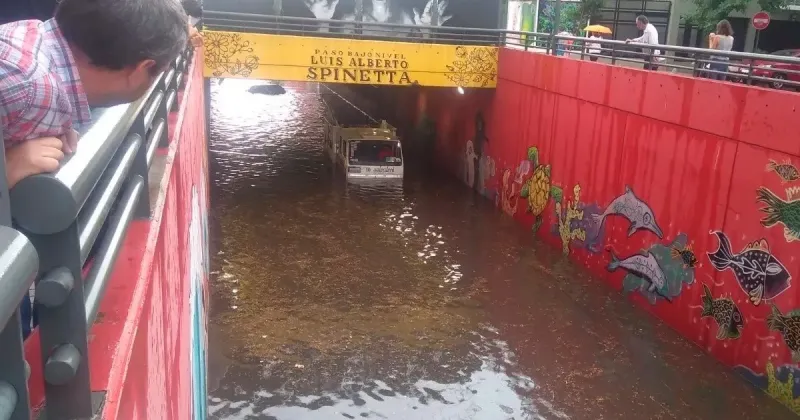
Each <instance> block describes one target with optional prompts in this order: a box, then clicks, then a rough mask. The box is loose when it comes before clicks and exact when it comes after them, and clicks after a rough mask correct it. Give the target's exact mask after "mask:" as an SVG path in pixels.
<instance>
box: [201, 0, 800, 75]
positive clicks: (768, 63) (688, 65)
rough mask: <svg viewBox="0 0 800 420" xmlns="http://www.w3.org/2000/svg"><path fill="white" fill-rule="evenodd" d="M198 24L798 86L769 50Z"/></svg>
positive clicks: (363, 26)
mask: <svg viewBox="0 0 800 420" xmlns="http://www.w3.org/2000/svg"><path fill="white" fill-rule="evenodd" d="M203 25H204V28H206V29H210V30H219V31H234V32H249V33H265V34H276V35H294V36H310V37H323V38H345V39H365V40H379V41H403V42H416V43H439V44H454V45H488V46H499V47H509V48H515V49H523V50H526V51H533V52H540V53H546V54H556V55H565V56H568V57H571V58H577V59H581V60H594V61H601V62H603V63H607V64H611V65H625V66H643V65H644V64H649V63H650V62H652V63H653V64H654V65H657V66H658V67H659V68H665V69H669V70H670V71H673V72H676V73H681V74H685V75H692V76H695V77H710V76H711V75H719V76H722V78H723V80H729V81H734V82H742V83H748V84H756V83H763V84H768V85H772V86H773V87H776V88H783V87H789V86H790V87H800V59H798V58H794V57H786V56H777V55H769V54H752V53H741V52H732V51H731V52H725V51H716V50H710V49H704V48H691V47H682V46H670V45H659V46H658V47H656V49H657V50H658V51H659V52H660V54H654V53H653V49H652V46H651V45H647V44H638V43H626V42H624V41H616V40H606V39H594V38H584V37H576V36H564V35H552V34H546V33H537V32H522V31H508V30H501V29H482V28H462V27H449V26H448V27H443V26H421V25H404V24H391V23H371V22H370V23H367V22H357V21H345V20H325V19H313V18H299V17H290V16H275V15H258V14H249V13H234V12H217V11H210V10H206V11H205V12H204V14H203ZM591 44H596V45H594V46H591ZM712 64H715V66H716V67H721V68H722V69H720V70H713V69H711V68H710V67H711V65H712ZM792 66H794V67H795V68H791V67H792ZM792 79H794V80H792Z"/></svg>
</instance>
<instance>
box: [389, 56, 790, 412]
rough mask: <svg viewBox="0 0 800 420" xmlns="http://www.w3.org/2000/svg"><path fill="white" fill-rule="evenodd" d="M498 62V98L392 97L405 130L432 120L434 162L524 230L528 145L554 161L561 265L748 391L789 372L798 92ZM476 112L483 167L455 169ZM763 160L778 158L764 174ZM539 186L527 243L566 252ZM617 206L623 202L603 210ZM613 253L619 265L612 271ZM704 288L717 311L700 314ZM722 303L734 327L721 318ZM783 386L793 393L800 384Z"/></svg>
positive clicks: (478, 94)
mask: <svg viewBox="0 0 800 420" xmlns="http://www.w3.org/2000/svg"><path fill="white" fill-rule="evenodd" d="M499 69H500V74H499V75H498V77H499V78H498V83H497V89H496V90H495V91H469V92H467V93H466V94H465V95H459V94H458V93H457V92H456V91H455V90H454V89H419V90H415V91H411V90H409V91H407V93H406V94H404V95H403V97H402V98H400V99H398V100H397V101H398V102H399V103H400V104H406V105H409V106H412V107H413V108H414V109H415V110H416V115H414V116H413V117H412V119H413V120H414V121H412V122H419V121H420V120H421V119H422V116H423V115H427V116H428V117H430V118H432V119H433V120H434V121H435V122H436V133H437V134H436V150H437V153H436V155H437V158H438V163H439V164H440V165H441V166H443V167H445V168H447V169H448V170H449V171H450V172H452V173H454V174H456V175H458V176H459V177H462V179H465V178H469V177H470V176H474V177H478V178H479V181H478V183H479V184H480V185H479V187H478V188H479V189H480V190H481V192H482V193H483V194H484V195H485V196H486V197H487V198H489V199H491V200H494V201H495V203H496V204H497V206H498V209H499V210H501V211H506V213H509V214H510V215H511V216H513V217H514V218H515V219H517V220H518V221H519V222H520V223H521V224H522V225H523V226H524V228H526V229H530V228H531V227H533V226H535V220H536V218H535V217H534V214H532V212H530V211H527V207H528V201H527V198H526V197H525V195H526V194H525V193H526V192H527V191H525V190H526V189H527V190H531V191H530V192H531V194H529V195H535V193H536V192H537V191H540V190H538V189H536V188H535V187H534V186H531V187H529V188H526V187H525V185H526V183H529V182H530V181H529V180H530V179H531V178H533V177H535V174H534V172H535V171H536V169H535V167H534V165H533V163H532V162H530V161H529V160H528V158H527V156H528V151H529V149H530V148H531V147H534V146H535V147H536V148H537V149H538V163H539V166H538V167H539V168H541V170H544V168H545V167H546V165H549V174H550V180H551V183H552V185H553V186H555V187H557V188H559V189H560V190H561V192H562V193H563V198H562V199H561V202H560V206H561V207H562V216H566V215H567V214H566V213H567V211H566V209H565V208H566V207H567V206H568V205H569V204H570V203H572V202H574V196H573V195H574V189H575V186H576V185H579V186H580V196H579V199H578V204H577V206H576V209H578V210H583V213H584V214H583V220H573V221H571V222H569V223H565V224H564V226H565V227H567V228H569V232H568V233H572V232H573V231H577V232H578V233H577V236H575V237H573V238H572V239H571V240H568V241H567V247H566V248H565V249H564V251H565V253H568V254H569V258H571V259H572V260H574V261H575V262H577V263H579V264H582V265H583V266H585V267H586V268H587V269H588V270H589V271H590V272H591V273H592V274H594V275H595V276H597V277H600V278H602V279H604V280H605V281H606V282H608V283H609V285H610V286H611V287H613V288H616V289H619V290H623V293H626V294H627V295H628V296H629V297H630V299H631V300H633V301H634V302H635V303H636V304H637V305H639V306H640V307H642V308H643V309H645V310H647V311H649V312H651V313H653V314H654V315H656V316H658V317H659V318H661V319H663V320H664V321H665V322H666V323H668V324H669V325H670V326H672V327H673V328H675V329H676V330H677V331H679V332H680V333H681V334H683V335H684V336H685V337H686V338H688V339H689V340H692V341H693V342H695V343H696V344H697V345H699V346H701V347H702V348H703V349H705V350H706V351H708V352H710V353H711V354H712V355H714V356H715V357H716V358H718V359H719V360H720V361H722V362H723V363H725V364H726V365H728V366H731V367H734V368H735V369H736V370H737V371H739V372H740V373H742V374H743V375H744V376H746V377H747V378H748V379H750V380H752V381H754V382H755V383H756V384H757V385H759V386H761V387H764V388H766V387H767V376H768V374H767V371H768V370H771V369H770V368H768V367H767V365H768V364H771V365H772V366H774V367H775V369H776V370H775V371H774V372H775V374H776V375H777V378H778V382H781V381H784V380H786V377H787V374H788V373H789V372H794V375H795V377H798V375H799V374H800V372H798V371H796V367H797V363H795V362H793V358H792V348H794V350H796V353H795V354H796V358H795V360H798V361H800V336H798V337H797V338H795V339H794V340H795V341H793V338H792V337H791V336H790V334H784V332H785V327H787V326H797V327H800V312H798V317H797V318H795V317H792V316H790V315H789V312H790V311H793V310H795V309H800V299H798V298H800V286H799V285H798V283H800V277H798V276H800V201H792V198H794V200H800V179H798V178H800V176H798V173H797V169H798V168H799V167H800V129H798V125H797V120H798V117H800V112H798V110H800V95H799V94H796V93H789V92H779V91H774V90H767V89H761V88H752V87H746V86H742V85H735V84H729V83H720V82H715V81H710V80H706V79H696V78H690V77H683V76H677V75H673V74H670V73H654V72H645V71H643V70H639V69H631V68H624V67H612V66H608V65H604V64H599V63H592V62H588V61H578V60H572V59H566V58H559V57H553V56H548V55H542V54H535V53H528V52H524V51H517V50H508V49H503V50H501V52H500V64H499ZM477 112H480V113H481V114H482V116H483V119H484V121H485V127H486V128H485V137H486V139H487V140H486V141H485V142H484V146H483V149H484V150H483V155H484V156H486V157H485V158H483V161H484V162H483V164H482V165H479V166H482V168H481V169H477V168H475V167H474V166H473V167H472V168H470V167H469V165H467V164H465V162H470V161H472V162H475V161H477V158H476V157H475V156H474V154H472V155H470V156H469V157H468V156H467V154H468V153H469V149H470V146H469V145H468V144H472V143H474V142H472V140H473V139H474V138H475V136H476V123H475V119H474V116H475V114H476V113H477ZM525 162H529V163H525ZM771 162H774V163H775V164H778V165H781V164H785V165H784V166H778V170H775V164H772V163H771ZM506 171H508V174H509V175H508V177H507V182H506V184H505V186H504V183H503V178H504V176H503V174H504V173H505V172H506ZM470 172H472V174H470ZM518 172H520V173H519V174H518ZM481 178H483V179H481ZM546 178H547V177H543V178H542V179H540V180H545V181H546ZM515 180H516V181H515ZM626 186H627V187H629V188H630V190H631V191H632V194H633V196H631V195H630V194H629V195H625V192H626ZM762 187H763V188H765V189H767V190H769V191H770V192H771V193H772V194H774V195H771V194H769V193H766V195H767V196H770V197H771V206H765V204H764V203H763V202H757V199H758V195H757V194H758V193H757V191H758V190H759V188H762ZM791 188H797V191H790V190H789V189H791ZM545 190H552V189H545ZM504 191H505V192H504ZM549 192H550V193H551V194H550V196H549V199H548V200H547V204H546V206H545V207H544V210H543V211H542V213H541V215H540V217H541V225H540V227H539V229H538V230H537V231H536V236H537V237H538V238H539V239H540V240H544V241H546V242H548V243H552V244H553V245H554V246H557V247H559V248H564V242H563V241H562V239H561V236H560V235H559V231H558V226H559V218H558V215H557V213H556V202H555V201H556V200H555V199H554V195H553V191H549ZM763 194H765V193H762V195H763ZM620 197H621V199H622V202H623V204H627V205H625V206H615V205H612V202H613V201H614V200H615V199H617V198H620ZM633 197H636V198H633ZM504 203H505V205H504ZM534 207H535V206H534ZM765 207H769V208H771V209H772V210H768V211H772V212H773V213H774V215H775V216H774V219H775V220H774V221H773V222H774V223H768V222H765V224H766V225H770V226H765V225H764V224H762V222H761V220H762V219H763V218H764V217H765V216H767V213H768V211H764V210H761V209H762V208H765ZM620 211H622V212H623V213H626V214H628V215H630V216H632V219H635V220H639V221H640V222H641V224H644V225H646V226H649V227H650V229H647V228H641V229H634V230H633V232H632V234H631V235H629V234H628V232H629V228H630V227H631V226H632V223H631V221H629V220H627V219H626V218H625V217H624V216H622V215H620V214H619V213H620ZM604 212H610V213H611V215H609V216H607V217H605V219H603V217H602V216H603V213H604ZM648 215H652V220H654V221H655V224H652V221H650V224H648V223H647V222H648V220H646V219H647V217H648ZM593 216H595V217H593ZM603 220H604V223H599V221H603ZM600 226H602V231H601V232H600V233H599V234H595V233H596V232H597V230H598V228H599V227H600ZM636 226H639V225H636ZM580 228H583V229H584V233H586V235H585V236H586V239H582V238H581V236H580V231H579V229H580ZM713 231H721V232H723V233H724V234H725V236H726V237H727V238H728V239H729V241H730V251H731V252H730V254H728V255H721V256H722V257H724V258H718V259H717V262H718V265H719V267H715V266H714V265H713V264H712V263H711V260H710V259H709V256H708V255H707V254H708V253H715V252H716V251H717V250H718V244H719V241H718V236H717V235H716V234H713V233H712V232H713ZM565 232H567V231H566V230H565ZM657 233H661V235H660V236H661V237H659V235H658V234H657ZM762 239H764V240H765V241H761V240H762ZM687 245H689V246H691V248H687ZM673 249H674V250H675V251H691V254H690V253H689V252H682V253H677V252H673ZM611 251H613V253H614V254H615V255H616V256H617V257H619V258H620V259H622V260H623V263H622V265H621V266H620V267H616V269H613V270H610V269H609V268H610V267H609V266H610V263H611V262H612V256H611ZM636 254H639V255H640V256H641V257H637V258H634V259H633V260H627V262H626V260H625V259H626V258H628V257H631V256H634V255H636ZM648 254H652V255H653V259H652V260H645V258H646V257H647V256H648ZM691 255H693V256H694V257H695V258H696V262H692V261H690V260H691V257H690V256H691ZM684 257H685V258H686V259H684ZM636 261H638V262H641V261H645V263H646V265H647V266H648V267H652V268H653V271H651V273H655V274H654V275H653V276H651V277H655V278H656V281H650V280H649V277H648V276H644V277H647V278H648V279H646V280H645V279H643V276H636V275H634V274H632V273H631V271H632V270H633V267H634V266H633V264H632V263H633V262H636ZM626 267H627V268H630V269H631V270H628V269H626ZM611 268H614V267H613V265H612V266H611ZM717 268H719V269H717ZM734 268H736V271H738V277H737V273H736V272H735V271H734ZM659 270H660V272H659ZM658 279H662V281H663V283H662V284H663V287H662V286H658V287H656V290H655V292H654V293H644V292H640V291H639V289H640V288H641V287H644V288H645V289H647V288H649V286H650V285H651V284H653V283H659V281H658ZM703 285H706V286H707V287H708V288H709V291H710V293H711V296H712V298H713V299H714V300H713V302H714V305H713V306H709V309H713V308H717V309H716V313H717V314H718V315H717V316H716V317H715V316H714V315H713V314H712V316H702V315H703V295H704V288H703ZM665 297H667V298H669V299H666V298H665ZM759 297H760V300H759ZM724 298H730V300H726V299H724ZM720 299H722V300H720ZM730 303H733V305H735V307H736V308H737V309H738V313H739V314H740V315H741V319H742V320H741V321H740V322H737V321H736V319H738V318H737V317H736V315H728V316H725V311H722V310H720V309H719V308H725V307H726V305H728V306H731V305H730ZM773 305H774V308H776V309H773ZM776 310H777V311H779V312H780V314H781V316H776V314H773V311H776ZM735 312H737V310H733V309H731V310H730V311H728V313H729V314H733V313H735ZM720 325H722V333H721V334H720V336H719V338H718V332H719V331H720ZM770 326H771V327H772V328H770ZM788 386H789V387H790V388H791V387H792V385H791V384H789V385H788ZM773 391H774V390H773ZM771 393H772V394H776V392H771ZM793 393H794V397H795V398H796V397H797V396H800V386H797V385H795V386H794V389H793ZM784 403H787V404H789V405H793V407H794V408H795V409H796V410H797V409H798V408H800V402H799V401H789V400H786V399H784Z"/></svg>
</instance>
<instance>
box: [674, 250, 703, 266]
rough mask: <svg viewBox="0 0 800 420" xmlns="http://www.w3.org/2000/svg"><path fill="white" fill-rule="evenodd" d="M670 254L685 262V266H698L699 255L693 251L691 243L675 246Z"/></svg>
mask: <svg viewBox="0 0 800 420" xmlns="http://www.w3.org/2000/svg"><path fill="white" fill-rule="evenodd" d="M670 254H671V255H672V258H674V259H676V260H681V261H682V262H683V268H695V267H696V266H697V257H695V255H694V252H692V246H691V245H686V246H685V247H683V248H680V247H677V246H673V247H672V249H671V250H670Z"/></svg>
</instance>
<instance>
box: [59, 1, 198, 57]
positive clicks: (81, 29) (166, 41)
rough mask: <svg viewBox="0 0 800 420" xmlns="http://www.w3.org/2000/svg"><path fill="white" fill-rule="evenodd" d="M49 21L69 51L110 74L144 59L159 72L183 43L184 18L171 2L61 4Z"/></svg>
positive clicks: (186, 31) (185, 27)
mask: <svg viewBox="0 0 800 420" xmlns="http://www.w3.org/2000/svg"><path fill="white" fill-rule="evenodd" d="M55 19H56V22H57V23H58V26H59V28H60V29H61V32H62V33H63V34H64V38H65V39H66V40H67V42H68V43H69V44H70V46H71V47H73V48H77V49H79V50H80V51H81V52H82V53H84V54H85V55H86V56H87V57H88V58H89V60H90V61H91V64H92V65H94V66H98V67H103V68H107V69H111V70H121V69H124V68H128V67H130V66H134V65H136V64H138V63H140V62H141V61H142V60H148V59H149V60H153V61H155V63H156V65H155V66H154V68H153V71H154V72H159V71H161V70H163V69H164V68H165V67H166V66H167V65H168V64H169V62H170V61H172V60H173V59H175V57H177V56H178V54H180V52H181V51H182V50H183V49H184V48H186V43H187V41H188V37H189V33H188V23H189V18H188V17H187V16H186V13H185V12H184V11H183V8H182V7H181V5H180V3H178V2H177V1H175V0H62V1H61V3H59V4H58V6H57V7H56V13H55Z"/></svg>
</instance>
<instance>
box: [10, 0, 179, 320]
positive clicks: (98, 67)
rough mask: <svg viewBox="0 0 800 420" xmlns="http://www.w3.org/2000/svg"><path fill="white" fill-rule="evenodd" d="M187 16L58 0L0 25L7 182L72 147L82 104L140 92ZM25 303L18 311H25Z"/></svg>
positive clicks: (123, 0) (167, 1)
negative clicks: (35, 16)
mask: <svg viewBox="0 0 800 420" xmlns="http://www.w3.org/2000/svg"><path fill="white" fill-rule="evenodd" d="M187 22H188V17H187V16H186V14H185V13H184V11H183V9H182V7H181V6H180V4H179V3H178V2H176V1H174V0H93V1H86V0H62V1H61V2H60V3H59V4H58V6H57V7H56V10H55V17H53V18H51V19H48V20H46V21H44V22H43V21H39V20H22V21H16V22H11V23H8V24H5V25H0V130H2V133H3V141H4V147H5V152H6V178H7V182H8V184H9V187H13V186H14V185H15V184H16V183H17V182H19V181H20V180H22V179H23V178H25V177H28V176H31V175H35V174H39V173H45V172H53V171H55V170H57V169H58V167H59V165H60V161H61V160H62V159H63V158H64V154H65V153H72V152H73V151H75V149H76V147H77V142H78V134H77V130H79V129H80V128H81V127H82V126H84V125H85V124H87V123H88V122H89V121H90V120H91V113H90V107H106V106H111V105H116V104H121V103H127V102H131V101H134V100H136V99H138V98H140V97H141V96H142V95H143V94H144V93H145V92H146V91H147V89H148V88H149V87H150V86H151V85H152V84H153V83H154V81H155V79H156V77H157V75H158V74H159V73H160V72H161V71H162V70H164V69H165V68H167V67H168V66H169V64H170V62H171V61H172V60H174V59H175V57H176V56H177V55H178V54H179V53H180V52H181V51H182V50H183V48H185V47H186V45H187V42H188V26H187ZM26 300H27V305H30V299H29V297H28V296H26ZM25 305H26V302H25V301H23V308H22V311H21V312H22V313H23V314H26V313H30V311H29V309H30V306H28V307H27V308H26V307H25ZM26 309H28V310H27V311H26ZM30 329H31V322H30V318H29V317H28V318H23V330H24V332H25V334H26V336H27V334H28V333H29V332H30Z"/></svg>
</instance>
